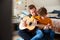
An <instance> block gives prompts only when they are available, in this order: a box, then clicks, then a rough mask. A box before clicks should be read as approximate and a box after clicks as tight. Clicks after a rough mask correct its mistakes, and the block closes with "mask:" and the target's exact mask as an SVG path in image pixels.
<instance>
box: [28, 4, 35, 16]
mask: <svg viewBox="0 0 60 40" xmlns="http://www.w3.org/2000/svg"><path fill="white" fill-rule="evenodd" d="M28 8H29V11H30V14H31V15H36V7H35V5H33V4H31V5H29V6H28Z"/></svg>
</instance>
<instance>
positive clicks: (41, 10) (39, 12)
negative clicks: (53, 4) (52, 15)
mask: <svg viewBox="0 0 60 40" xmlns="http://www.w3.org/2000/svg"><path fill="white" fill-rule="evenodd" d="M38 14H39V15H41V16H44V15H47V9H46V8H45V7H41V8H40V9H39V10H38Z"/></svg>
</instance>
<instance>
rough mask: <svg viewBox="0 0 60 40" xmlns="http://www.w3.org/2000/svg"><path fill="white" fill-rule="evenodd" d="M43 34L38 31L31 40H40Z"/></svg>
mask: <svg viewBox="0 0 60 40" xmlns="http://www.w3.org/2000/svg"><path fill="white" fill-rule="evenodd" d="M42 37H43V33H42V31H41V30H40V29H37V30H36V35H35V36H34V37H33V38H32V39H31V40H39V39H42Z"/></svg>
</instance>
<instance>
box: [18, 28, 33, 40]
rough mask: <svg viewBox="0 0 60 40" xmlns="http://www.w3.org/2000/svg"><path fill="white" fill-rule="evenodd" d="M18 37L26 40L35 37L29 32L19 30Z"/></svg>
mask: <svg viewBox="0 0 60 40" xmlns="http://www.w3.org/2000/svg"><path fill="white" fill-rule="evenodd" d="M18 35H19V36H21V37H22V38H23V39H24V40H30V39H31V37H32V36H33V35H32V34H31V33H30V32H29V31H28V30H26V29H25V30H19V32H18Z"/></svg>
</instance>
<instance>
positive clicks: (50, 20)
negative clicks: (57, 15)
mask: <svg viewBox="0 0 60 40" xmlns="http://www.w3.org/2000/svg"><path fill="white" fill-rule="evenodd" d="M50 25H51V27H53V23H52V20H51V19H50Z"/></svg>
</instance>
